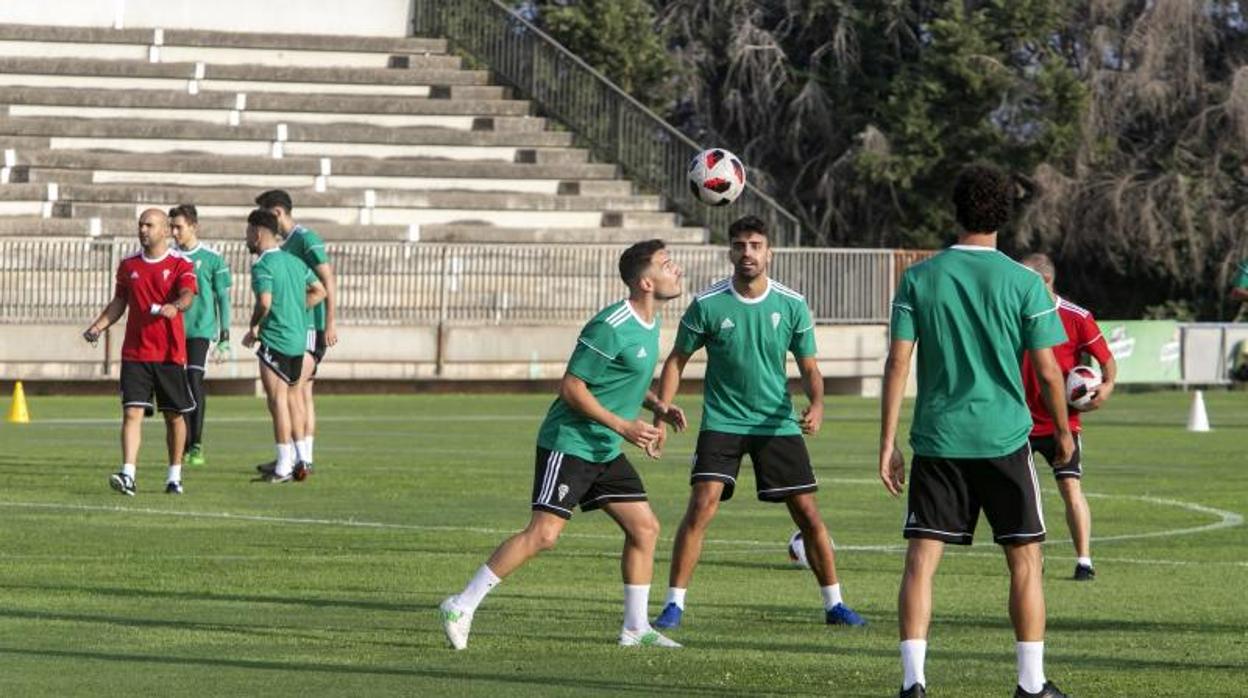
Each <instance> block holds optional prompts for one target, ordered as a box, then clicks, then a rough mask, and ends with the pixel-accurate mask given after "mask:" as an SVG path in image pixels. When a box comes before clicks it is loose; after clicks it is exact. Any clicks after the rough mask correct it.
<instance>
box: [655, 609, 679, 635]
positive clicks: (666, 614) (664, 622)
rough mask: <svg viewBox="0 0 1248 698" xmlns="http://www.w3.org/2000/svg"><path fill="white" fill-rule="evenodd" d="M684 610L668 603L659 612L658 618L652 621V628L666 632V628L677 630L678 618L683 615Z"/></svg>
mask: <svg viewBox="0 0 1248 698" xmlns="http://www.w3.org/2000/svg"><path fill="white" fill-rule="evenodd" d="M684 613H685V612H684V610H683V609H681V607H680V606H677V605H676V604H674V603H669V604H668V605H666V606H664V607H663V610H662V611H659V617H658V618H655V619H654V627H656V628H662V629H663V630H667V629H668V628H679V627H680V617H681V616H682V615H684Z"/></svg>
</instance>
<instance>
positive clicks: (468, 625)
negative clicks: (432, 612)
mask: <svg viewBox="0 0 1248 698" xmlns="http://www.w3.org/2000/svg"><path fill="white" fill-rule="evenodd" d="M454 598H455V597H454V596H448V597H447V598H446V600H444V601H443V602H442V604H441V605H440V606H438V617H439V618H441V619H442V630H443V631H444V632H445V633H446V641H447V642H449V643H451V647H452V648H453V649H457V650H462V649H464V648H465V647H467V646H468V632H469V631H470V630H472V614H471V613H469V612H467V611H461V610H459V609H458V608H455V604H453V603H452V600H453V599H454Z"/></svg>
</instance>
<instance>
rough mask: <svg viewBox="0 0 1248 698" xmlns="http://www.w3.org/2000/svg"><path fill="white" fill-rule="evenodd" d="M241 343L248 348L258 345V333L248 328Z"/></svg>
mask: <svg viewBox="0 0 1248 698" xmlns="http://www.w3.org/2000/svg"><path fill="white" fill-rule="evenodd" d="M240 344H242V345H243V346H244V347H247V348H248V349H250V348H252V347H253V346H255V345H256V333H255V332H252V331H251V330H247V334H245V335H243V341H242V342H240Z"/></svg>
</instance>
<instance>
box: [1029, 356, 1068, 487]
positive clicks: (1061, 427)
mask: <svg viewBox="0 0 1248 698" xmlns="http://www.w3.org/2000/svg"><path fill="white" fill-rule="evenodd" d="M1027 351H1028V354H1030V356H1031V365H1032V366H1035V367H1036V376H1038V377H1039V378H1040V386H1041V388H1042V392H1041V394H1042V395H1043V397H1044V406H1045V408H1046V409H1048V411H1049V414H1050V415H1052V416H1053V425H1054V427H1055V428H1056V431H1055V432H1054V436H1055V437H1056V439H1057V452H1056V455H1055V457H1054V459H1053V466H1054V467H1057V466H1061V465H1065V464H1066V463H1069V462H1070V458H1071V456H1072V455H1074V453H1075V437H1074V435H1072V434H1071V432H1070V421H1069V415H1068V414H1067V412H1066V382H1065V381H1064V380H1062V368H1061V366H1059V365H1058V364H1057V357H1056V356H1054V355H1053V349H1052V348H1050V347H1045V348H1044V349H1028V350H1027Z"/></svg>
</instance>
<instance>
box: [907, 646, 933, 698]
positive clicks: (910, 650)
mask: <svg viewBox="0 0 1248 698" xmlns="http://www.w3.org/2000/svg"><path fill="white" fill-rule="evenodd" d="M926 659H927V640H902V641H901V690H903V691H904V690H906V689H907V688H910V687H911V686H913V685H914V684H916V683H919V684H923V686H924V687H925V688H926V687H927V676H925V675H924V674H923V662H924V661H925V660H926Z"/></svg>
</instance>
